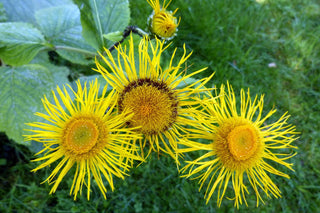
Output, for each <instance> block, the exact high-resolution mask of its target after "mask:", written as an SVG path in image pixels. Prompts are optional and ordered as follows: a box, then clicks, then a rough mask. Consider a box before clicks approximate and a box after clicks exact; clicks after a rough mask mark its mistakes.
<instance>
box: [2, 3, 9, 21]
mask: <svg viewBox="0 0 320 213" xmlns="http://www.w3.org/2000/svg"><path fill="white" fill-rule="evenodd" d="M7 19H8V17H7V13H6V10H5V9H4V7H3V4H2V3H0V22H6V21H7Z"/></svg>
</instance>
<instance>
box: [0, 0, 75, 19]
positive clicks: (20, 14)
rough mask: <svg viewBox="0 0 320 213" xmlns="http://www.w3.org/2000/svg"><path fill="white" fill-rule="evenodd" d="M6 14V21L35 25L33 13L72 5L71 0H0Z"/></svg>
mask: <svg viewBox="0 0 320 213" xmlns="http://www.w3.org/2000/svg"><path fill="white" fill-rule="evenodd" d="M0 2H1V3H2V4H3V6H4V8H5V9H6V11H7V14H8V21H11V22H29V23H32V24H36V20H35V18H34V13H35V11H37V10H40V9H43V8H48V7H53V6H60V5H68V4H73V2H72V0H54V1H53V0H14V1H13V0H0Z"/></svg>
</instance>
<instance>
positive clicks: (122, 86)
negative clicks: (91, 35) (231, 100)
mask: <svg viewBox="0 0 320 213" xmlns="http://www.w3.org/2000/svg"><path fill="white" fill-rule="evenodd" d="M155 42H156V44H152V42H150V41H149V40H148V38H144V39H142V40H141V42H140V44H139V47H138V48H139V50H138V51H139V60H138V61H136V60H135V57H134V44H133V39H132V37H130V41H129V51H128V53H127V51H126V49H127V48H126V47H125V48H122V46H119V47H118V48H117V51H118V56H117V62H116V61H115V60H114V58H113V56H112V55H111V53H110V51H108V50H107V49H106V50H105V51H106V53H107V57H104V56H103V55H102V54H100V56H101V57H102V58H103V60H104V62H105V63H106V64H107V67H108V68H105V67H104V66H102V65H101V64H100V63H99V62H98V61H96V65H97V70H96V71H98V72H100V73H101V74H102V75H103V77H104V78H105V79H106V81H107V82H108V84H110V85H111V86H112V87H113V88H115V89H116V90H117V91H118V92H119V93H120V95H119V99H118V105H119V110H120V112H121V111H123V110H125V109H127V108H129V109H131V110H132V111H133V112H134V116H133V117H132V119H130V121H129V122H128V123H129V125H130V126H132V127H140V129H139V130H138V131H139V132H141V133H143V134H144V136H145V138H144V139H143V140H140V146H141V148H142V149H143V148H144V147H145V146H146V143H147V141H148V142H149V144H148V145H149V148H150V149H149V152H148V155H149V154H150V152H151V151H152V150H154V151H156V152H158V153H159V152H160V151H162V152H165V153H168V154H169V155H170V156H172V157H173V158H174V159H177V156H176V153H175V150H176V147H177V144H176V141H177V139H178V138H179V137H180V131H179V130H181V131H183V129H184V126H185V125H188V124H191V123H192V122H193V121H192V119H190V117H189V116H190V113H191V112H193V111H194V110H195V109H194V108H192V107H188V106H193V105H198V103H199V101H197V100H194V99H191V97H192V96H193V95H196V94H197V93H198V92H200V91H203V90H204V89H203V88H202V87H203V85H204V84H205V83H206V82H207V81H208V80H209V79H210V78H211V77H212V76H213V74H212V75H211V76H210V77H207V78H203V79H200V80H198V81H196V82H194V83H193V84H190V85H185V86H182V87H180V86H179V85H182V84H184V82H185V81H187V80H188V78H190V77H191V76H193V75H196V74H198V73H200V72H202V71H203V70H205V68H204V69H201V70H198V71H195V72H193V73H191V74H189V75H186V74H185V72H184V71H185V70H182V71H180V69H181V67H182V65H183V63H184V62H185V61H186V60H187V59H188V58H189V56H190V55H191V53H190V54H189V55H186V49H185V47H184V54H183V56H182V57H181V59H180V61H179V62H178V64H177V65H176V66H173V59H174V55H175V51H174V53H173V55H172V57H171V61H170V64H169V66H168V68H166V69H164V70H163V69H162V67H161V66H160V58H161V54H162V52H163V51H164V50H165V49H166V48H167V47H164V46H163V45H164V41H160V40H158V39H156V40H155ZM148 51H149V52H150V54H149V52H148ZM136 66H137V67H136ZM108 70H110V71H111V72H109V71H108ZM166 141H168V144H169V146H168V144H167V143H166Z"/></svg>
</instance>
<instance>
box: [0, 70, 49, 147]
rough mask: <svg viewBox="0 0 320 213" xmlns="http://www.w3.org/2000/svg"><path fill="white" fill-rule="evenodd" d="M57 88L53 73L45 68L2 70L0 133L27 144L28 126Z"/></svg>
mask: <svg viewBox="0 0 320 213" xmlns="http://www.w3.org/2000/svg"><path fill="white" fill-rule="evenodd" d="M53 87H54V78H53V76H52V74H51V72H50V71H49V70H48V69H46V68H45V67H43V66H41V65H30V64H29V65H24V66H21V67H16V68H10V67H1V68H0V88H1V90H0V102H1V105H0V117H1V119H0V131H4V132H5V133H6V134H7V136H8V137H9V138H11V139H13V140H15V141H16V142H18V143H23V141H24V139H23V136H22V135H23V134H24V131H23V129H26V128H27V126H26V125H25V123H27V122H31V121H33V120H35V119H36V116H34V115H33V114H34V113H35V112H38V111H40V110H43V107H42V104H41V98H42V97H43V95H44V94H48V93H49V92H50V90H51V88H53Z"/></svg>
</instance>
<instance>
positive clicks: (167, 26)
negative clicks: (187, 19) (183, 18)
mask: <svg viewBox="0 0 320 213" xmlns="http://www.w3.org/2000/svg"><path fill="white" fill-rule="evenodd" d="M147 1H148V3H149V4H150V5H151V7H152V8H153V12H152V14H151V16H150V18H149V27H150V30H151V32H152V33H153V34H155V35H156V36H158V37H160V38H162V39H165V40H170V39H172V38H173V37H174V36H175V35H176V32H177V31H178V25H179V22H178V21H177V18H176V17H175V16H174V15H175V13H176V12H177V10H178V9H176V10H175V11H174V12H171V11H167V10H166V9H167V7H168V6H169V4H170V2H171V0H170V1H169V2H168V3H167V4H166V1H165V0H164V2H163V6H162V7H161V5H160V2H159V0H147ZM179 21H180V20H179Z"/></svg>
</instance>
